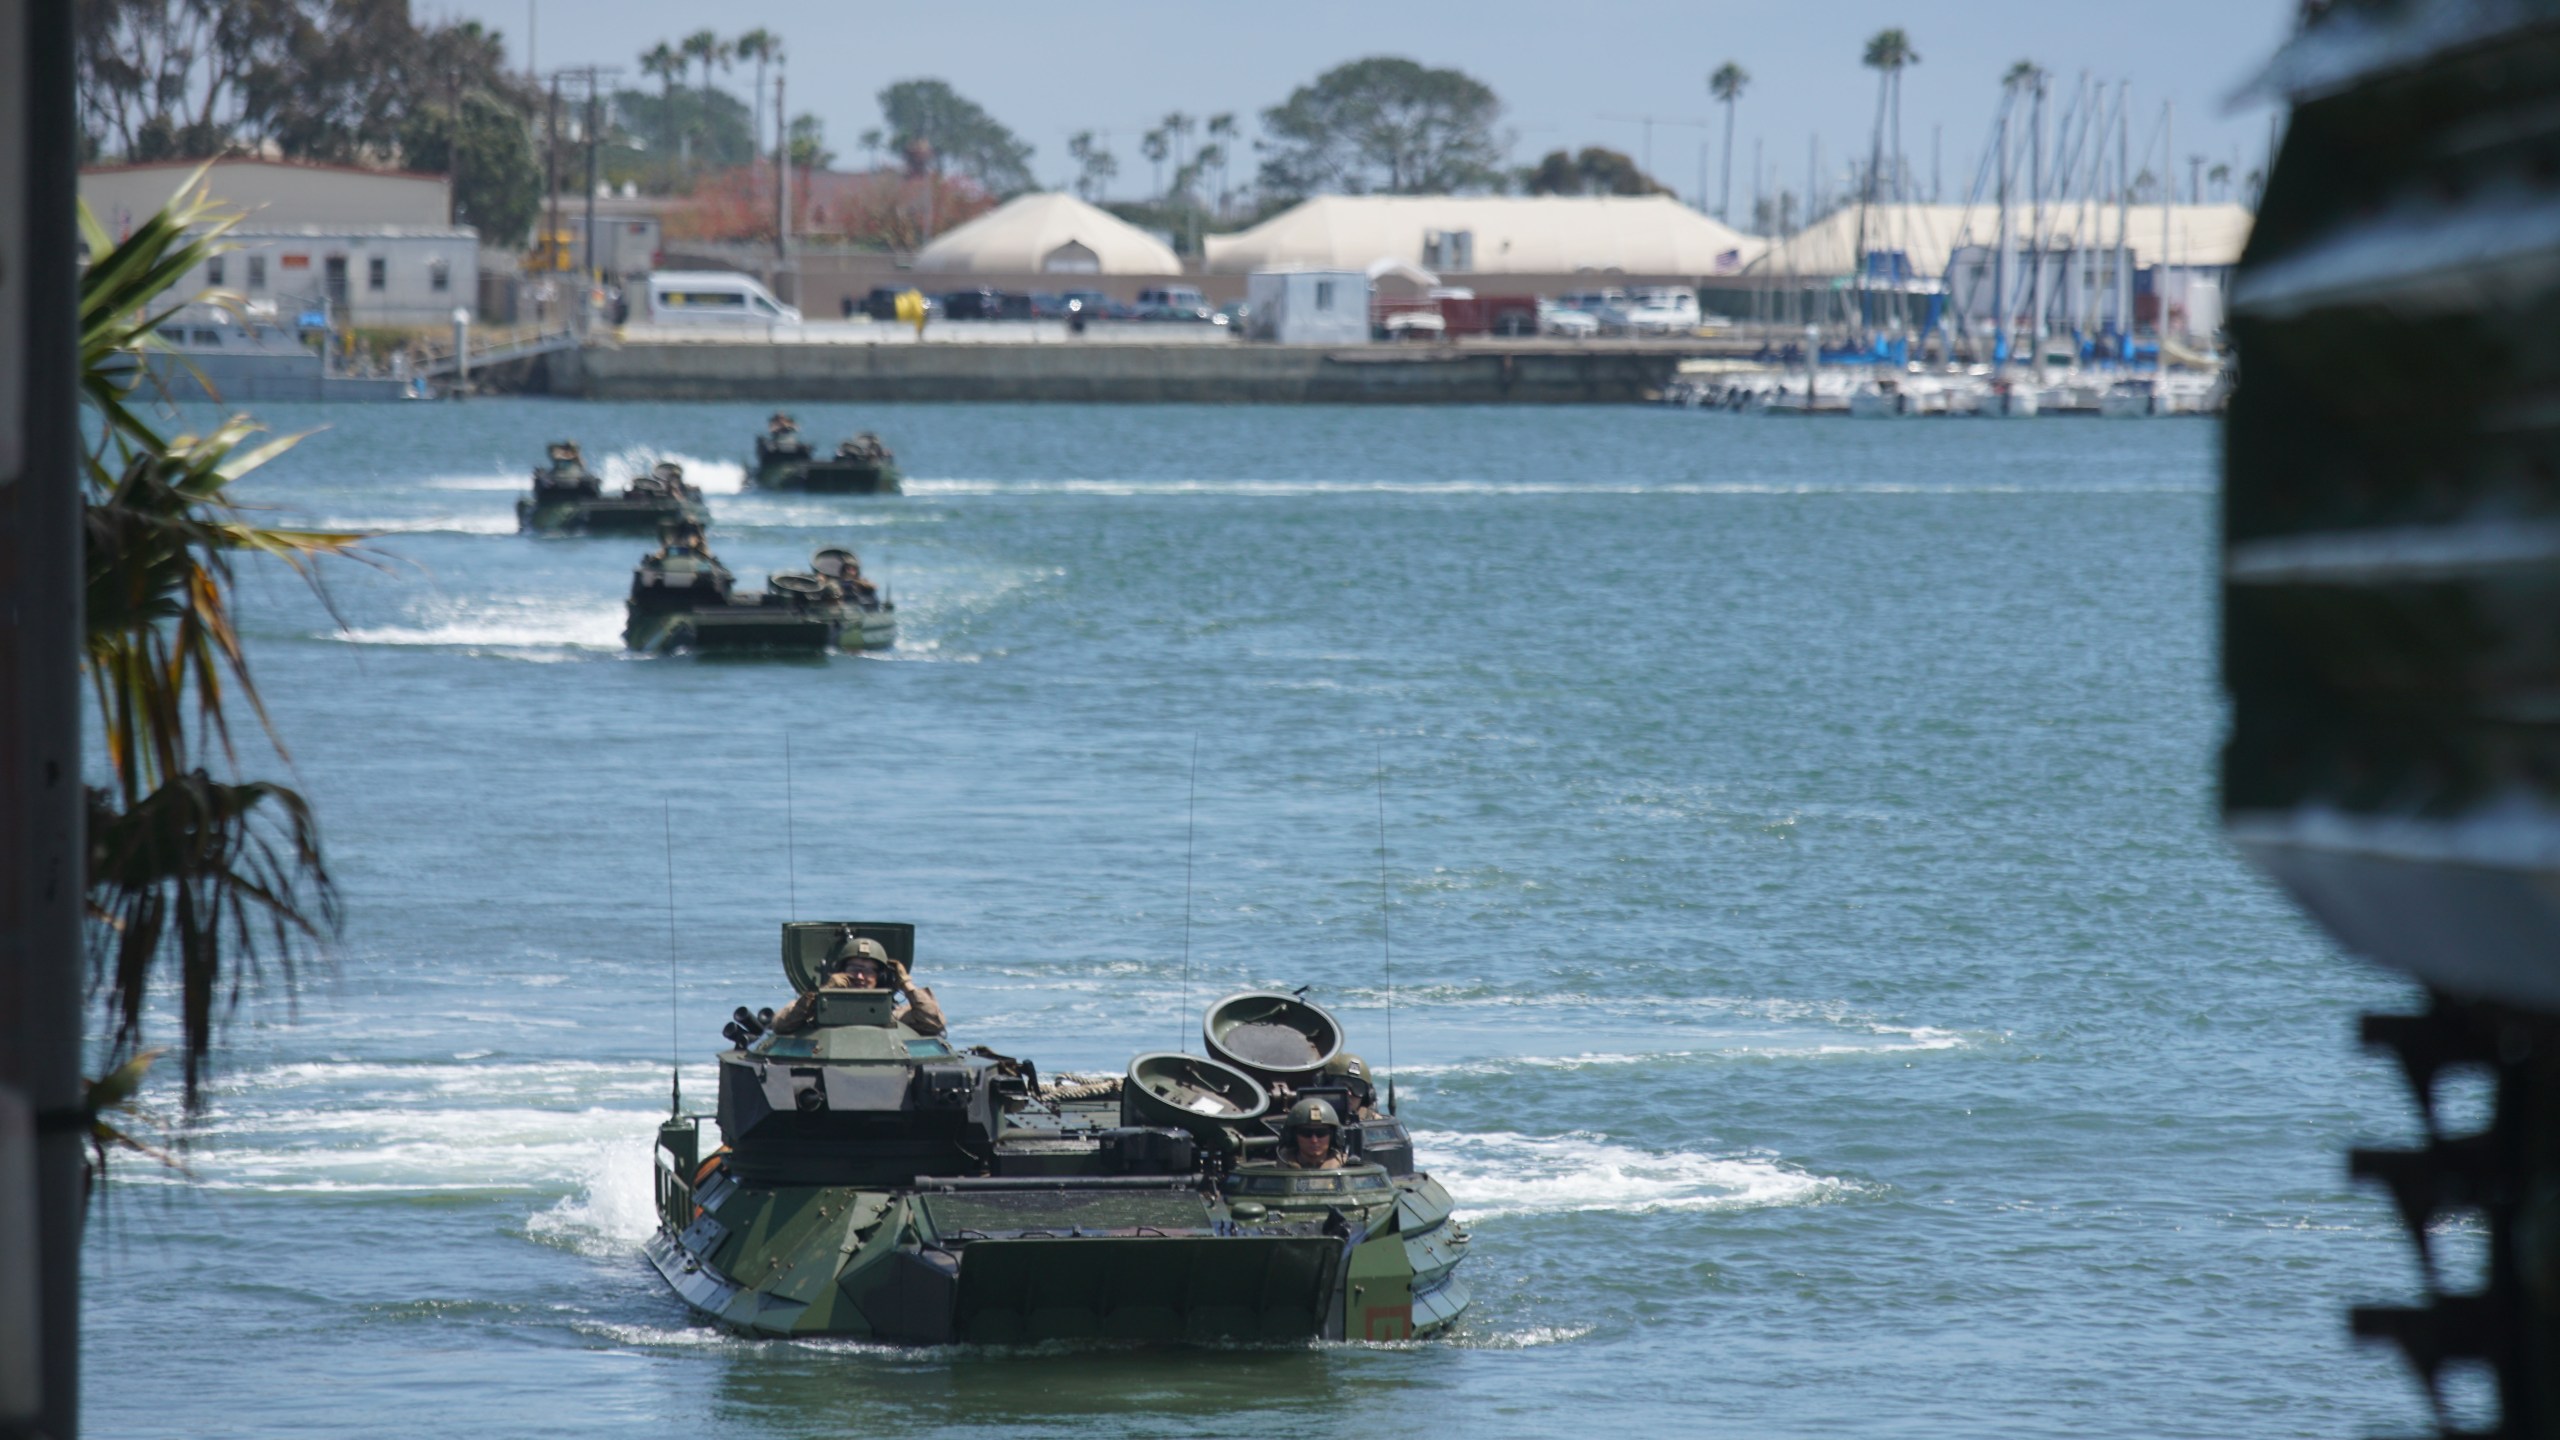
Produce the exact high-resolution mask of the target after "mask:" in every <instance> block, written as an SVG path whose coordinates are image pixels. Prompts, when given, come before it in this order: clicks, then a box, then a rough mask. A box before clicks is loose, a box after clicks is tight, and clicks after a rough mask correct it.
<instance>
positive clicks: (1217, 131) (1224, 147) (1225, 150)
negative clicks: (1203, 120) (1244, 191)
mask: <svg viewBox="0 0 2560 1440" xmlns="http://www.w3.org/2000/svg"><path fill="white" fill-rule="evenodd" d="M1208 129H1209V139H1210V140H1211V141H1212V142H1213V148H1215V149H1216V150H1217V152H1218V162H1217V163H1218V218H1219V219H1220V220H1224V219H1225V218H1226V215H1227V202H1228V200H1229V199H1230V198H1231V197H1232V196H1233V194H1234V192H1233V191H1231V190H1229V189H1228V188H1227V160H1228V157H1229V156H1230V155H1232V154H1233V153H1234V151H1235V148H1236V147H1235V139H1236V117H1235V112H1233V111H1227V112H1224V113H1221V114H1217V115H1212V116H1210V117H1209V127H1208Z"/></svg>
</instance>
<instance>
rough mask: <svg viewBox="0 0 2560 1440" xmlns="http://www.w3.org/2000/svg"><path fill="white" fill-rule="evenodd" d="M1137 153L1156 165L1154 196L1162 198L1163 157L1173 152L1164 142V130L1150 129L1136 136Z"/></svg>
mask: <svg viewBox="0 0 2560 1440" xmlns="http://www.w3.org/2000/svg"><path fill="white" fill-rule="evenodd" d="M1138 153H1139V154H1141V155H1144V156H1146V157H1147V159H1148V160H1150V161H1152V162H1154V164H1155V167H1156V198H1157V199H1159V200H1161V199H1163V198H1164V157H1166V156H1167V155H1170V154H1172V153H1173V146H1172V145H1170V144H1168V143H1167V142H1166V140H1165V138H1164V132H1163V131H1162V130H1150V131H1148V132H1147V133H1146V134H1144V135H1142V136H1139V137H1138Z"/></svg>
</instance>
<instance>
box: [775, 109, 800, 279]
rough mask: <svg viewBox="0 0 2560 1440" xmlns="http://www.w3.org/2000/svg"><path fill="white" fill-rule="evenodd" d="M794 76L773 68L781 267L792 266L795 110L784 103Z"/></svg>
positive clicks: (777, 257) (777, 240)
mask: <svg viewBox="0 0 2560 1440" xmlns="http://www.w3.org/2000/svg"><path fill="white" fill-rule="evenodd" d="M789 78H790V77H789V76H788V75H786V74H785V73H784V71H783V69H782V67H780V66H779V65H777V66H775V67H774V71H773V173H774V178H775V181H776V184H775V185H774V187H773V205H774V226H773V251H774V257H775V260H776V262H777V266H778V268H779V269H781V270H789V269H790V268H791V125H790V122H789V121H788V120H786V119H784V118H783V117H785V116H787V115H789V114H790V113H791V112H790V111H789V110H788V109H786V108H784V106H783V103H782V87H783V82H784V81H785V80H787V79H789ZM791 303H793V304H794V305H797V304H799V303H800V287H799V286H797V285H794V286H792V287H791Z"/></svg>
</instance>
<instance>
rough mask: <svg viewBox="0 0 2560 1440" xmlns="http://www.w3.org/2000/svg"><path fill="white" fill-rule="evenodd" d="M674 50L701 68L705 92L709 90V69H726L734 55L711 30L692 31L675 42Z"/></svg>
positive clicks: (723, 41)
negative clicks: (716, 66) (731, 56)
mask: <svg viewBox="0 0 2560 1440" xmlns="http://www.w3.org/2000/svg"><path fill="white" fill-rule="evenodd" d="M676 49H677V50H678V51H679V52H681V53H682V54H683V56H684V58H685V59H687V60H690V61H694V62H696V63H698V64H700V65H701V66H702V88H703V89H705V90H708V89H710V88H711V67H712V66H714V65H718V66H720V67H721V68H723V69H726V68H727V67H728V64H729V57H730V55H731V54H733V53H734V52H733V51H731V50H730V48H729V42H728V41H726V40H723V39H721V38H720V36H719V34H718V32H716V31H711V30H696V31H694V32H693V33H692V34H690V35H687V36H686V37H684V38H683V39H682V40H679V41H677V42H676Z"/></svg>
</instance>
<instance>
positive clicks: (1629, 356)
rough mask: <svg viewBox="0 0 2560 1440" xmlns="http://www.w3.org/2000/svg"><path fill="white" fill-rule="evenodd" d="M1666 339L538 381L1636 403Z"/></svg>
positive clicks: (811, 358) (651, 392)
mask: <svg viewBox="0 0 2560 1440" xmlns="http://www.w3.org/2000/svg"><path fill="white" fill-rule="evenodd" d="M1685 353H1687V352H1685V351H1682V350H1679V349H1675V348H1666V347H1662V346H1659V345H1646V344H1643V343H1640V342H1639V343H1633V344H1615V345H1613V344H1607V343H1601V344H1589V345H1573V344H1555V343H1552V342H1548V343H1536V342H1529V343H1522V344H1519V345H1483V344H1470V345H1456V346H1445V345H1410V346H1391V345H1378V346H1369V347H1353V348H1335V347H1328V346H1315V345H1259V344H1245V343H1231V344H1225V345H1197V344H1192V345H1137V344H1111V345H1079V344H1045V345H1005V344H966V345H959V344H953V345H935V344H922V345H917V344H906V345H790V344H781V345H777V344H766V343H761V342H749V343H735V344H729V343H718V342H703V341H688V342H680V343H655V344H652V343H640V344H622V345H608V346H594V347H590V348H588V349H585V350H580V351H572V352H566V353H563V354H559V355H552V356H546V357H544V360H543V363H542V367H541V373H540V374H539V375H537V376H534V377H529V378H530V383H531V384H532V385H533V386H534V387H535V388H542V389H547V390H549V391H550V392H551V393H553V394H557V395H571V396H581V397H585V398H590V399H597V400H752V401H757V402H766V401H785V400H792V401H811V400H852V401H890V400H904V401H914V400H922V401H935V400H979V401H986V400H1013V401H1102V402H1117V403H1138V404H1145V403H1157V402H1193V403H1199V402H1209V403H1220V404H1276V405H1291V404H1296V405H1316V404H1324V405H1331V404H1398V405H1410V404H1452V405H1457V404H1464V405H1481V404H1545V405H1593V404H1598V405H1609V404H1628V403H1632V402H1635V401H1640V400H1647V399H1651V398H1653V397H1655V396H1656V395H1658V394H1659V393H1660V392H1661V390H1662V387H1663V386H1664V385H1665V384H1667V383H1668V382H1669V381H1670V379H1671V377H1672V375H1673V374H1674V373H1675V372H1676V371H1677V369H1678V367H1679V363H1680V360H1681V359H1682V357H1683V355H1684V354H1685Z"/></svg>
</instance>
